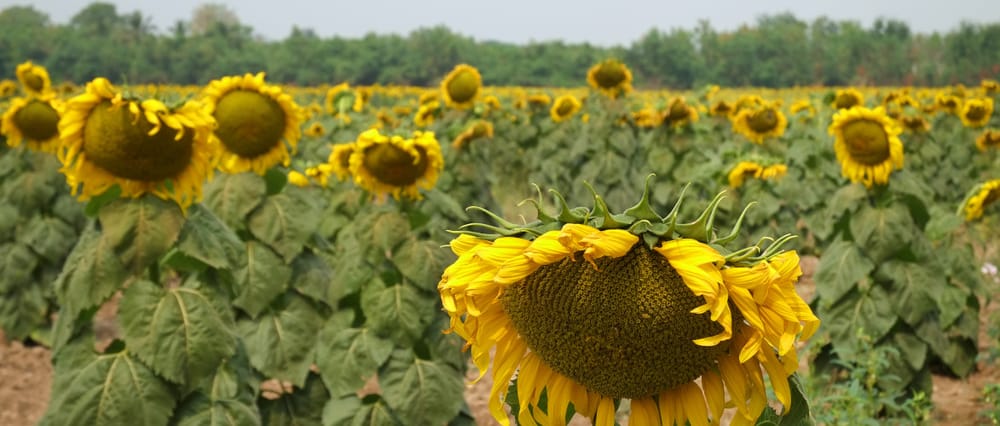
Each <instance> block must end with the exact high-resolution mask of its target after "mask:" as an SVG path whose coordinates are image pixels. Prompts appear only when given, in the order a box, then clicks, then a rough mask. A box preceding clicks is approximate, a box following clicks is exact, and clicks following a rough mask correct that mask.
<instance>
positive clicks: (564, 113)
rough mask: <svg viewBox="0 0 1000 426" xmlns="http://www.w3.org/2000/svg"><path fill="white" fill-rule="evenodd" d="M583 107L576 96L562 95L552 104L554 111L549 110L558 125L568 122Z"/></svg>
mask: <svg viewBox="0 0 1000 426" xmlns="http://www.w3.org/2000/svg"><path fill="white" fill-rule="evenodd" d="M582 106H583V103H582V102H580V100H579V99H577V98H576V96H573V95H562V96H560V97H558V98H556V100H555V102H553V103H552V109H550V110H549V115H550V116H551V117H552V121H555V122H556V123H561V122H563V121H566V120H568V119H569V118H570V117H572V116H573V114H576V112H577V111H579V110H580V108H581V107H582Z"/></svg>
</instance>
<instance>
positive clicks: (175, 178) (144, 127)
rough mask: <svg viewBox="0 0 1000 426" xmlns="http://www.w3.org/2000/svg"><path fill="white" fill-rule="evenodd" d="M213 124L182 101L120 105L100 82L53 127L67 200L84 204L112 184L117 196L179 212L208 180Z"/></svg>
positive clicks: (73, 102)
mask: <svg viewBox="0 0 1000 426" xmlns="http://www.w3.org/2000/svg"><path fill="white" fill-rule="evenodd" d="M214 127H215V120H214V119H213V118H212V116H211V115H209V114H208V113H206V112H205V107H204V106H203V105H202V104H200V103H198V102H195V101H188V102H186V103H184V104H183V105H182V106H180V107H177V108H168V107H167V106H166V105H164V104H163V103H161V102H160V101H157V100H154V99H148V100H144V101H138V100H131V99H124V98H123V97H122V95H121V93H119V92H118V90H117V89H116V88H115V87H114V86H112V85H111V83H110V82H108V80H106V79H104V78H96V79H94V80H93V81H91V82H90V83H88V84H87V87H86V92H84V93H83V94H81V95H78V96H76V97H74V98H72V99H70V100H69V101H67V103H66V108H65V112H64V113H63V115H62V117H61V118H60V120H59V136H60V137H61V138H62V143H63V145H62V147H61V148H60V149H59V151H58V154H59V160H60V161H61V162H62V163H63V167H62V172H63V173H64V174H65V175H66V182H67V183H68V184H69V186H70V188H72V191H73V194H74V195H76V194H77V193H79V194H80V195H79V197H80V199H81V200H88V199H90V198H91V197H93V196H95V195H99V194H102V193H104V192H105V191H107V190H108V189H109V188H111V187H112V186H114V185H118V186H119V187H120V188H121V195H122V196H123V197H132V198H135V197H138V196H140V195H142V194H145V193H151V194H153V195H156V196H158V197H160V198H163V199H168V200H174V201H175V202H176V203H177V204H178V205H180V206H181V208H186V207H187V206H189V205H191V203H194V202H197V201H199V200H200V199H201V187H202V184H203V183H204V181H205V179H206V178H208V177H209V176H210V175H211V173H212V165H213V155H214V152H215V149H214V148H213V147H212V140H211V134H212V129H213V128H214Z"/></svg>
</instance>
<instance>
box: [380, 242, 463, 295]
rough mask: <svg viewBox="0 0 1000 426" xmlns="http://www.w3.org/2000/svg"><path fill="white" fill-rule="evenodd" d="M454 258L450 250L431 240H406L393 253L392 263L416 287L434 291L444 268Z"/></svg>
mask: <svg viewBox="0 0 1000 426" xmlns="http://www.w3.org/2000/svg"><path fill="white" fill-rule="evenodd" d="M453 259H454V254H453V253H452V252H451V250H448V249H446V248H441V246H440V245H439V244H437V243H434V242H433V241H421V240H417V239H414V238H411V239H408V240H406V241H405V242H404V243H403V244H402V245H400V247H399V250H397V251H396V252H395V253H393V256H392V263H393V265H396V268H398V269H399V272H401V273H402V274H403V276H404V277H406V278H407V279H408V280H410V281H412V282H413V284H414V285H416V286H417V287H418V288H420V289H423V290H427V291H435V290H436V289H437V283H438V281H440V279H441V274H442V273H443V272H444V268H445V267H446V266H447V265H448V263H449V262H451V261H452V260H453Z"/></svg>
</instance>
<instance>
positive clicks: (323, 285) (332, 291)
mask: <svg viewBox="0 0 1000 426" xmlns="http://www.w3.org/2000/svg"><path fill="white" fill-rule="evenodd" d="M335 275H336V273H335V272H334V270H333V268H331V267H330V264H329V262H327V261H326V260H324V259H323V258H322V257H320V256H319V255H316V254H315V253H313V252H312V251H310V250H306V251H303V252H302V254H301V255H299V256H297V257H296V258H295V261H293V262H292V287H294V288H295V290H297V291H298V292H299V293H301V294H302V295H304V296H306V297H309V298H310V299H312V300H313V301H316V302H319V303H323V304H326V305H331V306H333V305H336V303H337V301H338V300H340V298H341V297H342V296H343V295H344V294H343V288H341V287H339V286H334V285H333V283H334V276H335Z"/></svg>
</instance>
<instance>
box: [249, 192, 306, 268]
mask: <svg viewBox="0 0 1000 426" xmlns="http://www.w3.org/2000/svg"><path fill="white" fill-rule="evenodd" d="M316 213H317V212H316V209H315V208H313V207H312V205H311V204H310V203H308V202H306V201H305V200H301V199H299V200H296V199H293V198H292V197H290V196H288V195H286V194H278V195H272V196H270V197H267V198H266V199H265V200H264V201H263V202H262V203H261V204H260V205H259V206H258V207H257V209H256V210H254V212H253V213H252V214H251V215H250V218H249V219H248V221H247V226H248V227H249V228H250V233H252V234H253V235H254V236H255V237H257V238H258V239H259V240H261V241H263V242H264V243H266V244H268V245H269V246H271V248H272V249H274V251H276V252H278V254H280V255H281V256H282V257H283V258H284V259H285V263H291V261H292V259H294V258H295V256H297V255H298V254H299V252H301V251H302V246H303V245H305V243H306V240H307V239H309V236H310V235H312V232H313V230H314V229H316V225H317V224H318V223H319V218H318V216H317V215H316Z"/></svg>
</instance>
